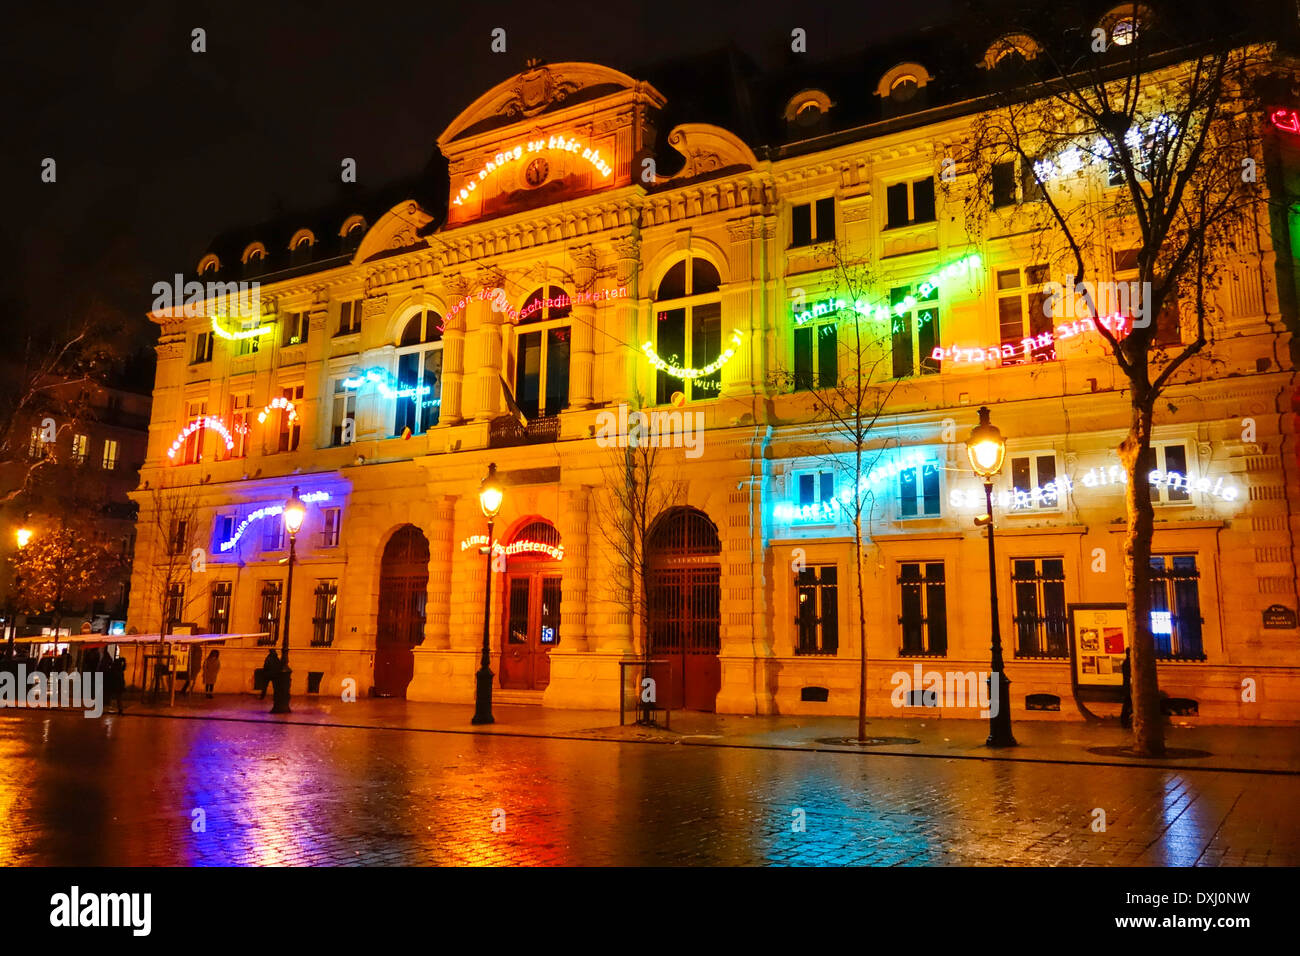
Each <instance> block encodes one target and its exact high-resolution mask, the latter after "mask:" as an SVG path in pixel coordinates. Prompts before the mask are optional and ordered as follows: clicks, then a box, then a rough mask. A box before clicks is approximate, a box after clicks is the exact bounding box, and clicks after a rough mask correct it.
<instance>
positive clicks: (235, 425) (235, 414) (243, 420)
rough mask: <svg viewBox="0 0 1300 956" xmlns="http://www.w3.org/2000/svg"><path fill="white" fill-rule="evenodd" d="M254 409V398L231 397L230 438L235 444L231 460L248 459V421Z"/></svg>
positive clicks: (249, 396) (245, 396)
mask: <svg viewBox="0 0 1300 956" xmlns="http://www.w3.org/2000/svg"><path fill="white" fill-rule="evenodd" d="M252 407H253V396H252V395H248V394H244V395H232V396H230V438H231V440H232V441H233V442H234V445H233V447H232V448H231V449H230V457H231V458H247V457H248V428H249V426H248V421H249V415H250V413H251V411H252Z"/></svg>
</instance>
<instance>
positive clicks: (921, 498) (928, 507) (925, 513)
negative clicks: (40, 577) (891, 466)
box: [898, 463, 939, 518]
mask: <svg viewBox="0 0 1300 956" xmlns="http://www.w3.org/2000/svg"><path fill="white" fill-rule="evenodd" d="M898 490H899V508H898V514H899V517H901V518H921V517H933V516H934V515H937V514H939V466H938V465H936V464H933V463H931V464H927V465H917V466H916V467H914V468H904V469H903V470H902V471H900V472H899V473H898Z"/></svg>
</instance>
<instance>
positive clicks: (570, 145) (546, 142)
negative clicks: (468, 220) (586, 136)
mask: <svg viewBox="0 0 1300 956" xmlns="http://www.w3.org/2000/svg"><path fill="white" fill-rule="evenodd" d="M544 150H559V151H560V152H564V153H580V154H581V155H582V158H583V159H585V160H586V161H587V162H588V163H590V164H591V165H592V167H593V168H594V169H595V170H596V172H598V173H600V175H601V178H602V179H608V178H609V175H610V173H612V172H613V171H614V170H613V169H611V168H610V165H609V163H607V162H605V160H604V159H602V158H601V155H600V150H599V149H592V148H591V147H590V146H586V145H584V144H583V142H582V141H581V140H579V139H567V138H565V137H564V136H563V135H560V136H552V137H550V138H549V139H530V140H529V141H528V142H527V143H519V144H517V145H515V146H514V147H512V148H510V149H507V150H504V151H502V152H500V153H497V154H496V155H495V156H493V157H492V158H491V159H489V160H488V161H487V162H486V163H484V164H483V168H482V169H480V170H479V171H478V175H477V176H476V177H473V178H471V179H470V181H469V182H468V183H466V184H465V186H464V187H463V188H462V189H461V190H460V192H459V193H457V194H456V196H455V198H454V199H452V204H453V205H456V206H459V205H461V204H462V203H463V202H464V201H465V200H466V199H468V198H469V197H470V195H471V194H472V193H473V192H474V190H475V189H476V188H477V187H478V184H479V183H481V182H482V181H483V180H485V179H487V178H488V176H490V175H492V173H494V172H496V171H497V170H498V169H502V168H503V167H505V166H508V165H510V164H511V163H515V162H518V161H519V160H520V159H522V158H523V157H524V156H525V155H527V154H530V153H540V152H543V151H544Z"/></svg>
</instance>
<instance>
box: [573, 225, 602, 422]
mask: <svg viewBox="0 0 1300 956" xmlns="http://www.w3.org/2000/svg"><path fill="white" fill-rule="evenodd" d="M573 257H574V259H575V260H576V263H577V264H576V265H575V267H574V270H573V282H574V300H575V301H574V306H573V316H572V319H571V321H570V325H569V328H570V329H571V331H572V336H573V337H572V339H571V343H570V349H569V407H570V408H587V407H589V406H590V405H591V404H592V396H593V394H594V392H593V381H592V378H593V375H592V373H593V370H594V366H595V360H596V356H595V341H596V304H595V302H593V301H591V300H590V299H586V298H585V297H586V296H590V295H591V294H593V293H594V292H595V290H596V253H595V252H594V251H592V249H591V247H590V246H584V247H583V248H582V249H579V250H578V251H576V252H575V253H573Z"/></svg>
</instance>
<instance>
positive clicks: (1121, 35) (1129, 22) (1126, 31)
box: [1110, 17, 1138, 46]
mask: <svg viewBox="0 0 1300 956" xmlns="http://www.w3.org/2000/svg"><path fill="white" fill-rule="evenodd" d="M1137 32H1138V25H1137V20H1135V19H1133V18H1132V17H1124V19H1122V20H1118V21H1116V23H1115V26H1113V27H1112V28H1111V31H1110V39H1111V42H1112V43H1114V44H1115V45H1116V46H1128V45H1129V44H1130V43H1132V42H1133V41H1134V40H1136V39H1137Z"/></svg>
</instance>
